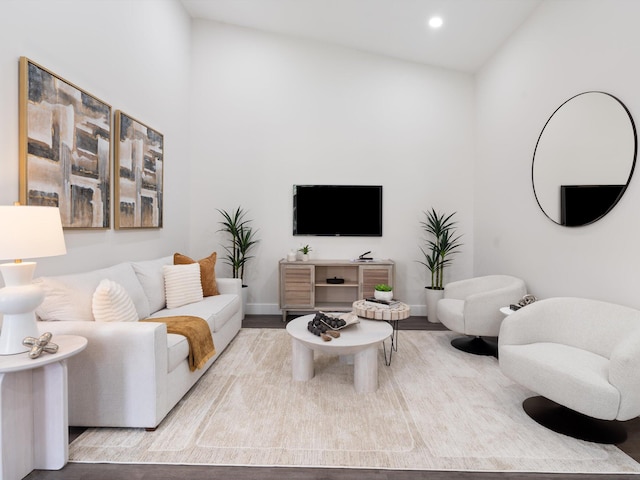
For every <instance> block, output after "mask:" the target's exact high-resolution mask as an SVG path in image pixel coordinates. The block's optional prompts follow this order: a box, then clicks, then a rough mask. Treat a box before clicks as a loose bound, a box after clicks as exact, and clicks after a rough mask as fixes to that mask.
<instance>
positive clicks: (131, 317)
mask: <svg viewBox="0 0 640 480" xmlns="http://www.w3.org/2000/svg"><path fill="white" fill-rule="evenodd" d="M92 311H93V317H94V318H95V320H96V322H137V321H138V312H136V307H135V305H134V304H133V301H132V300H131V297H130V296H129V294H128V293H127V292H126V291H125V290H124V288H122V285H120V284H119V283H118V282H114V281H113V280H109V279H108V278H105V279H104V280H102V281H101V282H100V283H99V284H98V286H97V287H96V291H95V292H93V300H92Z"/></svg>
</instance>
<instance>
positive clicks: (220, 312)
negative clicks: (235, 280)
mask: <svg viewBox="0 0 640 480" xmlns="http://www.w3.org/2000/svg"><path fill="white" fill-rule="evenodd" d="M240 303H241V299H240V297H239V296H238V295H232V294H224V293H222V294H220V295H216V296H214V297H206V298H204V299H203V300H202V301H201V302H197V303H190V304H188V305H183V306H181V307H178V308H165V309H164V310H160V311H159V312H156V313H154V314H153V315H151V317H150V318H160V317H171V316H177V315H194V316H196V317H200V318H204V319H205V320H206V321H207V323H208V324H209V327H210V328H211V332H213V333H215V332H217V331H218V330H220V329H221V328H222V327H223V326H224V324H225V323H227V322H228V321H229V320H230V319H231V318H232V317H233V314H234V313H237V312H238V311H239V310H240V309H241V308H242V306H241V305H240ZM213 340H214V343H215V335H214V338H213Z"/></svg>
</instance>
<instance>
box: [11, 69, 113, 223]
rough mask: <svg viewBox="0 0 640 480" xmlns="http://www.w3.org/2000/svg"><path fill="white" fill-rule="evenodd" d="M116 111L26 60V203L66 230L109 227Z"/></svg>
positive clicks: (22, 102)
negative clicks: (46, 209)
mask: <svg viewBox="0 0 640 480" xmlns="http://www.w3.org/2000/svg"><path fill="white" fill-rule="evenodd" d="M110 159H111V106H110V105H107V104H106V103H104V102H103V101H101V100H99V99H97V98H96V97H94V96H92V95H90V94H89V93H87V92H85V91H84V90H82V89H80V88H78V87H76V86H75V85H73V84H71V83H69V82H67V81H66V80H64V79H62V78H61V77H59V76H58V75H56V74H54V73H52V72H50V71H49V70H47V69H46V68H43V67H41V66H40V65H37V64H36V63H34V62H32V61H31V60H29V59H27V58H26V57H21V58H20V203H21V204H22V205H47V206H56V207H58V208H59V209H60V216H61V218H62V226H63V227H65V228H109V227H110V218H111V210H110V203H111V174H110V172H111V164H110Z"/></svg>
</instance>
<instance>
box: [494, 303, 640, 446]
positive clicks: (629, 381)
mask: <svg viewBox="0 0 640 480" xmlns="http://www.w3.org/2000/svg"><path fill="white" fill-rule="evenodd" d="M499 350H500V357H499V362H500V370H502V373H504V374H505V375H506V376H507V377H509V378H510V379H512V380H513V381H515V382H516V383H519V384H520V385H522V386H524V387H526V388H528V389H529V390H532V391H533V392H535V393H536V394H537V395H540V396H537V397H536V396H534V397H530V398H528V399H526V400H525V401H524V403H523V408H524V410H525V411H526V412H527V413H528V414H529V416H530V417H532V418H533V419H534V420H536V421H537V422H539V423H541V424H542V425H544V426H546V427H548V428H550V429H552V430H554V431H556V432H560V433H564V434H566V435H570V436H573V437H577V438H580V439H583V440H588V441H593V442H599V443H620V442H622V441H624V439H625V438H626V431H625V429H624V425H623V424H621V423H619V422H618V421H623V420H630V419H632V418H634V417H637V416H639V415H640V311H638V310H635V309H633V308H629V307H624V306H621V305H616V304H613V303H607V302H602V301H599V300H590V299H585V298H549V299H545V300H540V301H538V302H535V303H533V304H531V305H528V306H526V307H524V308H521V309H520V310H518V311H517V312H515V313H513V314H511V315H509V316H508V317H507V318H506V319H505V320H504V322H503V323H502V327H501V329H500V336H499Z"/></svg>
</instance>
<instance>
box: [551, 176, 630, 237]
mask: <svg viewBox="0 0 640 480" xmlns="http://www.w3.org/2000/svg"><path fill="white" fill-rule="evenodd" d="M625 188H626V185H561V186H560V223H561V224H562V225H566V226H568V227H578V226H581V225H587V224H589V223H592V222H595V221H596V220H598V219H599V218H600V217H602V216H604V215H605V214H606V213H607V212H609V210H611V209H612V208H613V207H614V205H615V204H616V203H618V200H619V199H620V197H621V195H622V192H624V189H625Z"/></svg>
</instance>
